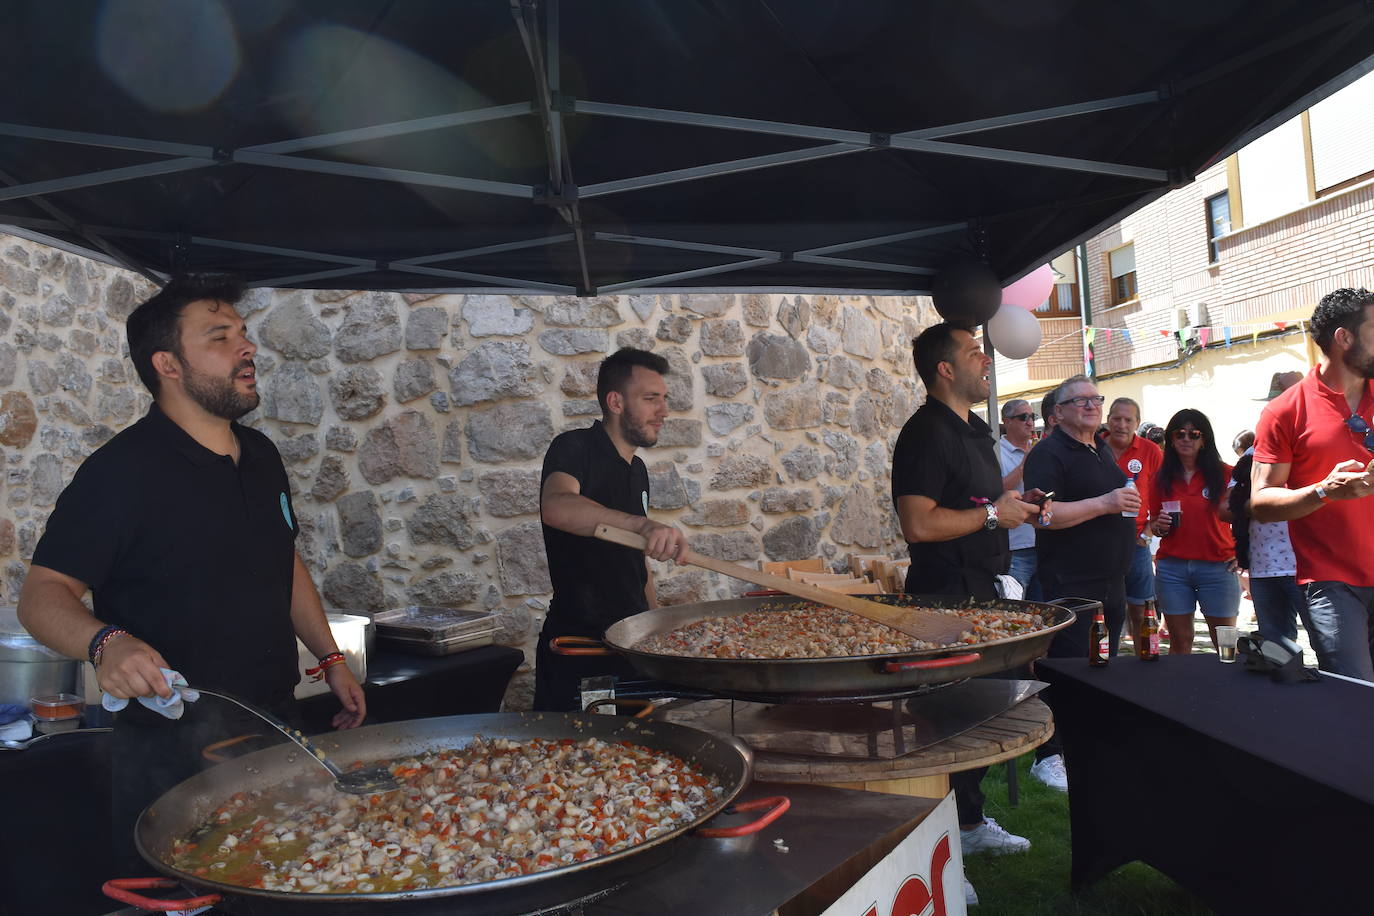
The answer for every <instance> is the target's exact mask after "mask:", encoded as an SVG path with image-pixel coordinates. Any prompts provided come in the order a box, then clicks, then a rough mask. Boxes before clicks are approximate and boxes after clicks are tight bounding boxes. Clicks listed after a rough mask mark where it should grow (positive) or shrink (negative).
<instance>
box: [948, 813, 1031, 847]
mask: <svg viewBox="0 0 1374 916" xmlns="http://www.w3.org/2000/svg"><path fill="white" fill-rule="evenodd" d="M959 846H960V848H962V849H963V851H964V855H966V856H967V855H970V854H972V853H975V852H990V853H992V854H993V855H998V856H1000V855H1006V854H1007V853H1009V852H1025V851H1026V850H1027V849H1030V840H1028V839H1026V838H1025V837H1023V836H1016V835H1014V834H1010V833H1007V831H1005V830H1003V829H1002V827H1001V826H1000V825H998V823H997V822H996V821H994V820H993V819H992V818H990V817H985V818H983V823H981V824H979V825H978V826H977V827H974V828H972V829H971V830H964V829H963V828H962V827H961V828H960V829H959Z"/></svg>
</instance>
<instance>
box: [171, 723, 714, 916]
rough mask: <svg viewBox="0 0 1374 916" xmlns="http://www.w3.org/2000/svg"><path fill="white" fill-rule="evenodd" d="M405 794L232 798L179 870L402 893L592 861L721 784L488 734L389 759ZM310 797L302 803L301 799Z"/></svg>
mask: <svg viewBox="0 0 1374 916" xmlns="http://www.w3.org/2000/svg"><path fill="white" fill-rule="evenodd" d="M387 766H388V767H389V769H390V770H391V772H392V774H393V775H394V776H395V778H396V780H397V781H398V782H399V783H400V784H401V789H400V790H399V791H396V792H391V793H388V794H386V795H380V796H377V795H374V796H370V797H360V796H352V795H344V794H342V793H339V792H336V791H335V790H334V789H333V788H331V787H329V786H327V785H316V786H313V787H311V788H309V789H306V790H304V791H302V788H301V787H300V785H293V784H290V783H288V784H286V785H283V786H280V787H277V788H274V789H267V790H257V791H252V792H248V793H243V792H240V793H236V794H235V795H234V796H232V797H231V798H230V799H229V800H228V801H226V802H225V803H224V804H222V805H221V806H220V807H219V808H218V809H216V810H215V811H214V812H213V813H212V814H211V815H210V817H209V818H208V819H207V820H206V822H205V823H203V824H202V825H201V826H199V827H198V828H196V829H195V830H193V831H191V833H190V834H189V835H188V836H186V837H183V838H181V839H178V840H177V841H176V842H175V843H174V844H173V852H172V864H173V866H174V867H175V868H177V869H180V870H182V871H185V872H189V873H191V874H194V875H198V876H203V877H206V878H210V879H213V880H215V881H221V882H224V883H228V884H236V885H241V886H245V887H253V888H261V889H264V890H268V891H298V892H305V893H374V892H375V893H393V892H398V891H407V890H417V889H420V888H434V887H451V886H456V885H462V884H473V883H477V882H483V881H491V880H494V879H498V878H509V877H515V876H519V875H525V874H530V873H532V872H539V871H544V870H547V869H553V868H559V867H562V866H565V865H572V864H574V863H578V862H584V861H586V860H588V859H593V858H596V857H597V856H601V855H605V854H608V853H612V852H616V851H619V850H622V849H625V848H627V847H630V846H633V845H635V844H637V843H641V842H644V841H647V840H651V839H653V838H654V837H656V836H658V835H660V834H663V833H666V832H669V831H671V830H674V829H677V828H678V827H679V826H682V825H684V824H686V823H690V822H692V821H694V820H696V819H697V818H698V817H699V816H700V815H701V813H702V812H703V811H704V810H705V809H707V808H708V807H710V806H712V805H714V804H715V803H716V802H717V801H718V800H719V799H720V798H721V796H722V795H723V794H724V792H725V789H724V788H723V787H722V786H721V784H720V782H719V780H717V779H715V778H714V777H711V776H708V775H705V774H704V773H703V772H702V771H701V770H700V769H699V768H697V767H695V766H693V765H691V764H688V763H686V762H684V761H683V760H682V759H681V758H679V757H677V756H675V755H673V754H670V753H666V752H663V751H656V750H652V749H650V748H647V747H643V746H640V745H636V744H632V743H630V742H628V741H622V742H616V743H611V742H607V741H602V740H600V739H597V738H590V739H586V740H580V741H579V740H574V739H571V738H564V739H559V740H549V739H544V738H529V739H524V740H519V741H517V740H511V739H506V738H496V739H492V740H484V739H483V738H482V737H481V736H480V735H479V736H477V737H475V738H474V739H473V740H472V741H471V743H469V744H468V745H467V746H466V747H463V748H459V749H453V750H436V751H433V752H428V753H424V754H419V755H416V756H414V757H408V758H403V759H398V760H393V761H390V762H389V763H388V764H387ZM302 796H303V800H302Z"/></svg>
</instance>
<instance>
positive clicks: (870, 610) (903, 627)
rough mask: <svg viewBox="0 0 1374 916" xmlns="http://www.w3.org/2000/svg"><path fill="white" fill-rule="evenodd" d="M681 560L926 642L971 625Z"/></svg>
mask: <svg viewBox="0 0 1374 916" xmlns="http://www.w3.org/2000/svg"><path fill="white" fill-rule="evenodd" d="M596 536H597V537H598V538H600V539H601V540H603V541H610V542H611V543H613V544H620V545H622V546H624V547H633V548H634V549H635V550H643V549H644V548H645V546H647V543H648V542H647V541H645V540H644V538H643V537H642V536H640V535H638V534H635V533H634V532H633V531H626V530H625V529H624V528H614V527H612V526H610V525H597V526H596ZM678 562H679V563H684V564H687V565H691V566H700V567H701V568H702V569H709V570H712V571H714V572H718V573H724V574H725V575H727V576H732V577H733V578H736V579H743V580H744V581H745V582H752V583H754V584H755V585H761V586H763V587H764V588H771V589H774V590H776V591H780V592H786V593H787V594H789V595H795V596H796V597H798V598H805V599H806V600H807V601H815V602H816V603H817V604H825V605H829V606H830V607H834V608H839V609H840V610H842V611H849V612H850V613H851V614H858V615H859V616H860V617H867V618H868V619H869V620H872V621H875V622H877V623H881V624H883V625H884V626H889V627H892V629H894V630H900V631H901V632H903V633H905V634H907V635H908V636H912V637H915V638H916V639H919V640H923V641H924V642H929V643H934V644H935V645H938V646H943V645H947V644H949V643H952V642H955V641H956V640H958V639H959V637H960V636H962V635H963V634H964V633H965V632H966V631H967V630H968V629H969V628H970V627H971V626H972V624H970V623H969V621H967V620H964V619H963V618H961V617H955V616H953V615H951V614H941V613H938V612H936V611H927V610H922V609H921V608H911V607H896V606H894V605H890V604H879V603H878V602H877V601H868V600H866V599H864V598H857V597H855V596H853V595H843V594H840V593H839V592H832V591H827V590H825V589H823V588H817V587H816V586H814V585H807V584H806V583H804V582H797V581H794V580H792V579H784V578H783V577H782V576H774V575H770V574H768V573H766V572H760V571H759V570H757V569H750V568H749V567H747V566H740V565H739V564H738V563H730V562H727V561H725V560H717V559H715V558H713V557H703V556H702V555H701V554H699V553H693V552H692V551H691V550H686V551H684V552H683V555H682V558H681V559H680V560H678Z"/></svg>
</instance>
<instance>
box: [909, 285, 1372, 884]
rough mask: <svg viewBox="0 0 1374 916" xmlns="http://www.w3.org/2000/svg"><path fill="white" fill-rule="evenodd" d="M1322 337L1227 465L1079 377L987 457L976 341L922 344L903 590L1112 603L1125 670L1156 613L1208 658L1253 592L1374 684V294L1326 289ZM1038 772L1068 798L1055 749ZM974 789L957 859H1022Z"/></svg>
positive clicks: (1067, 633) (1188, 414)
mask: <svg viewBox="0 0 1374 916" xmlns="http://www.w3.org/2000/svg"><path fill="white" fill-rule="evenodd" d="M1311 327H1312V334H1313V339H1314V341H1315V343H1316V344H1317V347H1318V348H1319V349H1320V351H1321V356H1320V358H1319V360H1318V363H1317V365H1316V366H1315V367H1313V368H1312V369H1311V370H1310V371H1308V372H1307V373H1305V374H1304V373H1301V372H1297V371H1292V372H1281V373H1276V374H1275V376H1274V380H1273V384H1272V385H1271V388H1270V391H1269V393H1268V396H1267V397H1265V398H1262V399H1260V400H1264V401H1267V402H1268V403H1267V404H1266V405H1265V406H1264V408H1263V410H1262V411H1261V412H1260V416H1259V418H1258V422H1257V424H1256V427H1255V429H1254V431H1253V432H1250V431H1247V432H1246V433H1242V434H1241V435H1240V436H1238V437H1236V439H1235V440H1234V441H1233V442H1232V443H1231V446H1232V448H1233V449H1234V450H1235V453H1236V456H1237V459H1238V460H1237V462H1236V464H1235V465H1234V466H1232V465H1231V464H1228V463H1227V462H1226V461H1225V460H1224V459H1223V457H1222V454H1221V447H1220V445H1219V443H1218V442H1217V438H1216V434H1215V431H1214V429H1213V426H1212V422H1211V420H1210V419H1209V418H1208V416H1207V414H1206V412H1204V411H1203V410H1200V409H1197V408H1192V407H1190V408H1185V409H1183V410H1179V411H1178V412H1177V413H1175V414H1174V415H1173V416H1172V417H1170V419H1169V421H1168V422H1167V423H1166V424H1165V425H1164V426H1163V427H1160V426H1158V425H1156V424H1154V423H1148V422H1143V421H1142V417H1141V409H1140V405H1139V404H1138V403H1137V402H1136V401H1134V400H1132V399H1131V398H1125V397H1121V398H1116V399H1115V400H1114V401H1112V403H1111V404H1110V405H1109V406H1108V407H1107V408H1106V413H1105V417H1104V404H1105V401H1106V399H1105V398H1104V397H1103V395H1101V394H1100V393H1099V392H1098V390H1097V387H1096V385H1095V384H1094V382H1093V380H1092V379H1090V378H1088V377H1086V376H1082V375H1079V376H1074V377H1073V378H1069V379H1066V380H1065V381H1063V382H1062V383H1060V384H1059V385H1058V386H1057V387H1056V388H1055V389H1054V390H1053V391H1051V392H1049V393H1048V394H1047V395H1045V397H1044V400H1042V401H1041V404H1040V414H1039V416H1037V415H1036V413H1035V412H1034V411H1033V410H1032V407H1031V404H1030V403H1029V402H1028V401H1026V400H1023V399H1015V400H1011V401H1008V402H1006V403H1005V404H1003V405H1002V409H1001V427H1002V435H1001V437H1000V438H998V439H997V440H996V442H995V443H994V442H993V440H992V439H991V437H990V436H989V433H990V430H989V428H988V426H987V425H986V424H984V423H983V422H982V420H981V419H980V418H979V417H978V416H977V414H976V413H974V412H973V411H972V407H973V405H974V404H977V403H978V402H979V401H980V400H982V399H985V398H987V397H988V393H989V392H988V387H989V386H988V380H987V372H988V365H987V364H988V359H987V357H986V355H985V354H984V353H983V352H982V350H981V348H980V347H979V346H978V345H977V342H976V340H975V338H974V336H973V334H972V331H971V329H967V328H959V327H956V326H953V325H950V324H941V325H936V326H933V327H931V328H927V329H926V330H925V331H924V332H923V333H922V334H921V336H920V337H919V338H918V339H917V340H916V342H915V344H914V347H913V355H914V358H915V362H916V371H917V373H918V374H919V375H920V377H921V379H922V381H923V382H924V383H925V385H926V390H927V395H928V396H927V400H926V403H925V405H924V406H922V408H921V409H920V410H918V411H917V412H916V414H915V415H914V416H913V417H912V418H911V420H910V421H908V423H907V425H906V427H905V428H904V429H903V431H902V434H901V437H900V438H899V439H898V442H897V447H896V450H895V452H894V455H893V472H892V495H893V500H894V503H895V505H896V508H897V513H898V516H899V518H900V520H901V527H902V532H903V534H904V535H905V536H906V539H907V541H908V542H909V544H910V553H911V559H912V563H911V569H910V573H909V578H908V580H907V591H908V592H909V593H913V594H919V593H927V594H928V593H958V594H969V595H973V596H975V597H983V596H985V595H986V594H987V593H989V592H995V593H996V594H999V595H1002V596H1003V597H1025V598H1027V599H1030V600H1054V599H1058V598H1067V597H1075V598H1088V599H1092V600H1096V601H1100V602H1101V603H1102V609H1103V614H1104V617H1105V620H1106V623H1107V627H1108V634H1109V641H1110V652H1111V654H1113V655H1114V654H1116V653H1117V651H1118V647H1119V644H1120V641H1121V640H1122V639H1123V638H1125V639H1130V640H1136V639H1138V638H1140V634H1141V632H1142V630H1141V627H1142V622H1143V619H1144V616H1145V614H1146V613H1147V609H1148V608H1149V607H1150V606H1151V605H1154V607H1155V608H1156V609H1157V612H1158V614H1159V615H1160V616H1161V617H1162V619H1163V624H1164V626H1163V633H1164V634H1167V635H1166V638H1167V641H1168V651H1169V653H1170V654H1188V653H1191V652H1192V651H1193V645H1194V637H1195V629H1194V628H1195V622H1196V618H1197V613H1198V612H1199V611H1201V613H1202V619H1203V622H1204V623H1205V624H1206V626H1207V630H1208V634H1209V636H1210V637H1211V640H1212V643H1213V646H1214V647H1215V645H1216V639H1217V628H1218V627H1221V626H1235V625H1236V622H1237V617H1238V612H1239V606H1240V600H1241V595H1242V587H1243V585H1245V586H1246V587H1248V590H1249V595H1250V597H1251V600H1252V601H1253V603H1254V608H1255V615H1256V622H1257V633H1258V635H1259V637H1261V638H1262V639H1265V640H1269V641H1272V642H1276V643H1279V644H1281V645H1283V646H1284V647H1285V648H1287V649H1288V650H1289V651H1290V652H1293V651H1296V650H1297V649H1298V646H1297V643H1296V642H1295V637H1296V636H1297V623H1298V621H1299V620H1301V621H1302V625H1303V627H1304V629H1305V630H1306V632H1307V635H1308V638H1309V639H1310V641H1311V644H1312V647H1313V649H1314V651H1315V654H1316V656H1317V663H1318V666H1319V667H1320V668H1321V669H1322V670H1324V671H1328V672H1330V673H1333V674H1339V675H1344V676H1348V677H1355V678H1360V679H1362V680H1366V681H1374V664H1372V663H1371V657H1372V656H1374V569H1372V568H1371V566H1370V564H1369V563H1368V562H1367V561H1366V560H1365V559H1364V558H1365V557H1367V555H1368V551H1367V550H1366V549H1365V548H1366V547H1368V546H1370V542H1371V539H1374V524H1371V522H1374V516H1371V514H1370V509H1371V506H1374V504H1371V503H1365V502H1361V501H1360V500H1362V499H1363V498H1364V497H1365V496H1368V495H1370V493H1371V492H1374V460H1371V459H1374V431H1371V424H1372V423H1374V381H1371V380H1374V293H1371V292H1369V291H1368V290H1365V289H1340V290H1336V291H1334V292H1332V293H1330V294H1329V295H1327V296H1325V297H1324V298H1323V299H1322V300H1321V302H1320V303H1319V304H1318V306H1317V307H1316V309H1315V311H1314V313H1313V315H1312V320H1311ZM1207 407H1208V408H1209V409H1211V410H1214V411H1215V410H1223V409H1225V410H1231V409H1234V407H1233V405H1210V404H1209V405H1207ZM1041 418H1043V420H1044V432H1043V434H1042V435H1037V429H1038V427H1037V420H1039V419H1041ZM994 466H995V467H996V469H997V472H998V473H999V474H1000V478H999V477H994V474H993V470H992V469H993V467H994ZM970 502H972V503H973V505H970ZM1090 626H1091V619H1090V618H1089V617H1088V615H1079V617H1078V619H1077V620H1076V621H1075V623H1074V625H1073V626H1071V627H1070V628H1068V629H1066V630H1064V631H1062V632H1060V633H1059V634H1057V635H1056V637H1055V639H1054V641H1053V642H1052V643H1051V646H1050V649H1049V655H1050V656H1051V657H1068V656H1077V657H1085V656H1086V655H1087V649H1088V640H1089V632H1090ZM1015 674H1016V673H1012V674H1011V676H1015ZM1042 695H1043V694H1042ZM1046 699H1047V700H1048V701H1049V703H1050V705H1051V707H1053V705H1054V703H1053V697H1046ZM1031 772H1032V774H1033V776H1035V778H1037V779H1039V780H1040V781H1041V782H1044V783H1045V784H1047V785H1049V786H1052V787H1054V788H1056V789H1060V790H1062V791H1067V790H1068V780H1069V769H1068V767H1067V766H1066V761H1065V759H1064V756H1063V753H1062V749H1061V748H1060V745H1059V744H1058V742H1057V740H1056V739H1055V738H1054V737H1051V739H1050V740H1049V741H1048V742H1046V743H1045V744H1044V745H1043V746H1041V747H1040V748H1039V749H1038V750H1037V760H1036V763H1035V764H1034V766H1033V767H1032V769H1031ZM982 775H983V774H982V771H973V772H970V773H963V774H955V776H954V777H952V778H951V786H952V788H953V789H954V793H955V799H956V802H957V803H958V808H959V821H960V827H961V840H962V846H963V851H964V853H965V854H966V855H967V854H973V853H980V852H991V853H1013V852H1020V851H1024V850H1026V849H1028V848H1029V847H1030V841H1029V840H1027V839H1026V838H1024V837H1018V836H1015V835H1013V834H1011V833H1009V832H1008V831H1006V830H1005V829H1003V828H1001V827H1000V826H999V825H997V824H996V822H995V821H993V820H992V819H990V818H986V817H984V816H983V813H982V801H983V798H982V793H981V791H980V789H979V787H978V784H979V782H980V781H981V778H982ZM965 890H966V896H967V897H968V900H969V902H970V903H975V902H976V900H977V895H976V893H974V891H973V889H972V888H971V887H967V886H966V889H965Z"/></svg>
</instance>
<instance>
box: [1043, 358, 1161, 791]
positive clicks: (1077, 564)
mask: <svg viewBox="0 0 1374 916" xmlns="http://www.w3.org/2000/svg"><path fill="white" fill-rule="evenodd" d="M1055 398H1056V400H1055V407H1054V409H1055V413H1056V415H1057V416H1058V418H1059V424H1058V426H1056V427H1055V429H1054V432H1052V433H1051V434H1050V435H1048V436H1046V437H1045V438H1044V439H1042V440H1041V441H1040V443H1039V444H1038V445H1037V446H1036V447H1035V448H1034V449H1032V450H1031V453H1030V455H1029V456H1028V457H1027V458H1026V472H1025V482H1026V486H1033V487H1038V488H1040V489H1042V490H1045V491H1049V492H1053V493H1054V494H1055V497H1054V498H1055V509H1054V516H1053V518H1051V519H1050V522H1049V525H1047V526H1042V527H1040V528H1039V529H1038V531H1037V532H1036V536H1035V549H1036V554H1037V561H1038V565H1037V573H1038V575H1039V576H1040V588H1041V591H1042V593H1043V594H1044V596H1045V598H1046V599H1047V600H1054V599H1056V598H1090V599H1093V600H1095V601H1101V602H1102V609H1103V614H1104V616H1105V617H1106V620H1107V632H1108V634H1109V637H1110V640H1111V642H1110V645H1111V654H1112V655H1115V654H1116V649H1117V641H1118V640H1119V639H1120V636H1121V625H1122V623H1123V622H1124V621H1125V619H1126V571H1127V570H1128V569H1129V568H1130V565H1131V558H1132V556H1133V554H1134V551H1135V518H1134V517H1127V516H1123V515H1122V514H1121V513H1122V512H1128V511H1129V512H1139V511H1140V493H1139V491H1137V490H1135V489H1132V488H1129V487H1127V486H1126V475H1125V474H1124V473H1123V472H1122V470H1121V468H1119V467H1117V464H1116V454H1115V453H1114V452H1113V451H1112V450H1111V448H1110V447H1108V446H1107V445H1106V444H1104V443H1100V442H1099V441H1098V440H1097V439H1096V433H1097V428H1098V425H1099V424H1100V423H1101V422H1102V402H1103V401H1104V400H1105V399H1104V398H1103V397H1102V395H1100V394H1098V393H1097V387H1096V386H1095V385H1093V383H1092V381H1091V380H1090V379H1088V378H1087V377H1086V376H1082V375H1076V376H1074V377H1073V378H1070V379H1067V380H1065V381H1064V382H1063V383H1062V384H1061V385H1060V386H1059V388H1058V389H1057V390H1056V394H1055ZM1091 627H1092V618H1091V617H1090V616H1089V615H1087V614H1079V615H1078V619H1077V620H1075V621H1074V624H1073V626H1072V627H1070V628H1069V629H1067V630H1060V631H1059V633H1058V634H1056V635H1055V638H1054V641H1053V642H1051V643H1050V649H1049V654H1050V656H1051V657H1054V658H1070V657H1077V658H1086V657H1087V654H1088V636H1089V629H1090V628H1091ZM1046 699H1047V700H1048V699H1051V698H1049V697H1046ZM1031 772H1032V774H1034V775H1035V777H1036V778H1037V779H1039V780H1040V781H1041V782H1044V783H1045V784H1046V785H1050V786H1053V787H1054V788H1058V789H1060V790H1062V791H1067V790H1068V781H1067V776H1066V775H1065V771H1064V760H1063V751H1062V748H1061V746H1060V744H1059V741H1058V740H1057V738H1056V737H1051V738H1050V740H1049V741H1047V742H1045V743H1044V744H1042V745H1041V746H1040V747H1039V748H1037V749H1036V763H1035V765H1034V766H1033V767H1032V768H1031Z"/></svg>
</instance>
